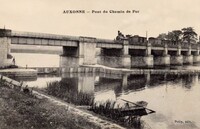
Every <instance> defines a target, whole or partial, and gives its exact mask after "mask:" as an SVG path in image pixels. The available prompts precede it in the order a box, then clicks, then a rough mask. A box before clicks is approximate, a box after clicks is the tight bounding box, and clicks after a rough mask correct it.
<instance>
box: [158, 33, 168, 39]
mask: <svg viewBox="0 0 200 129" xmlns="http://www.w3.org/2000/svg"><path fill="white" fill-rule="evenodd" d="M157 38H158V39H161V40H166V39H167V34H166V33H162V34H159V35H158V37H157Z"/></svg>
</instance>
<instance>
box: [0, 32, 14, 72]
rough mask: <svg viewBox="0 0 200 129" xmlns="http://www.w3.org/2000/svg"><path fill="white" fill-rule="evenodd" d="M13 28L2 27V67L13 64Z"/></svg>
mask: <svg viewBox="0 0 200 129" xmlns="http://www.w3.org/2000/svg"><path fill="white" fill-rule="evenodd" d="M10 36H11V30H7V29H0V68H5V67H9V66H10V65H12V58H10V57H9V56H8V55H10V44H11V38H10Z"/></svg>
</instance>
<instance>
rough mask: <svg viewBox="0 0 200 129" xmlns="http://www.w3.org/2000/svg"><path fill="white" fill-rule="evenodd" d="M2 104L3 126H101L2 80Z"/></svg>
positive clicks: (40, 128) (41, 128)
mask: <svg viewBox="0 0 200 129" xmlns="http://www.w3.org/2000/svg"><path fill="white" fill-rule="evenodd" d="M0 103H1V104H0V127H1V129H64V128H67V129H82V128H94V129H98V128H100V127H98V126H96V125H95V123H90V122H88V121H87V119H85V118H82V117H80V116H79V115H78V114H72V113H70V112H69V111H68V110H66V108H65V107H63V106H58V105H55V104H53V103H51V102H50V101H48V100H47V99H44V98H40V99H39V98H37V97H35V96H34V95H32V94H25V93H24V92H23V91H20V90H15V89H14V88H13V89H12V88H9V87H8V86H7V85H6V84H4V83H2V82H1V83H0Z"/></svg>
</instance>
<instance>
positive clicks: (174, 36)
mask: <svg viewBox="0 0 200 129" xmlns="http://www.w3.org/2000/svg"><path fill="white" fill-rule="evenodd" d="M181 36H182V31H181V30H173V31H172V32H169V34H168V38H169V39H170V38H171V40H172V41H174V42H175V43H178V42H180V41H181Z"/></svg>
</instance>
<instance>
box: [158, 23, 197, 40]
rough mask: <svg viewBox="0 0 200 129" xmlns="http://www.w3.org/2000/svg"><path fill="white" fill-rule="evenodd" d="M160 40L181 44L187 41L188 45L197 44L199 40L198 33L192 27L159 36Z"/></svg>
mask: <svg viewBox="0 0 200 129" xmlns="http://www.w3.org/2000/svg"><path fill="white" fill-rule="evenodd" d="M157 38H159V39H162V40H169V41H171V42H175V43H178V42H181V41H183V42H184V41H187V42H188V43H191V41H192V42H196V40H197V33H196V32H195V30H194V29H193V28H192V27H186V28H183V29H181V30H173V31H171V32H168V34H166V33H161V34H159V35H158V37H157Z"/></svg>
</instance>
